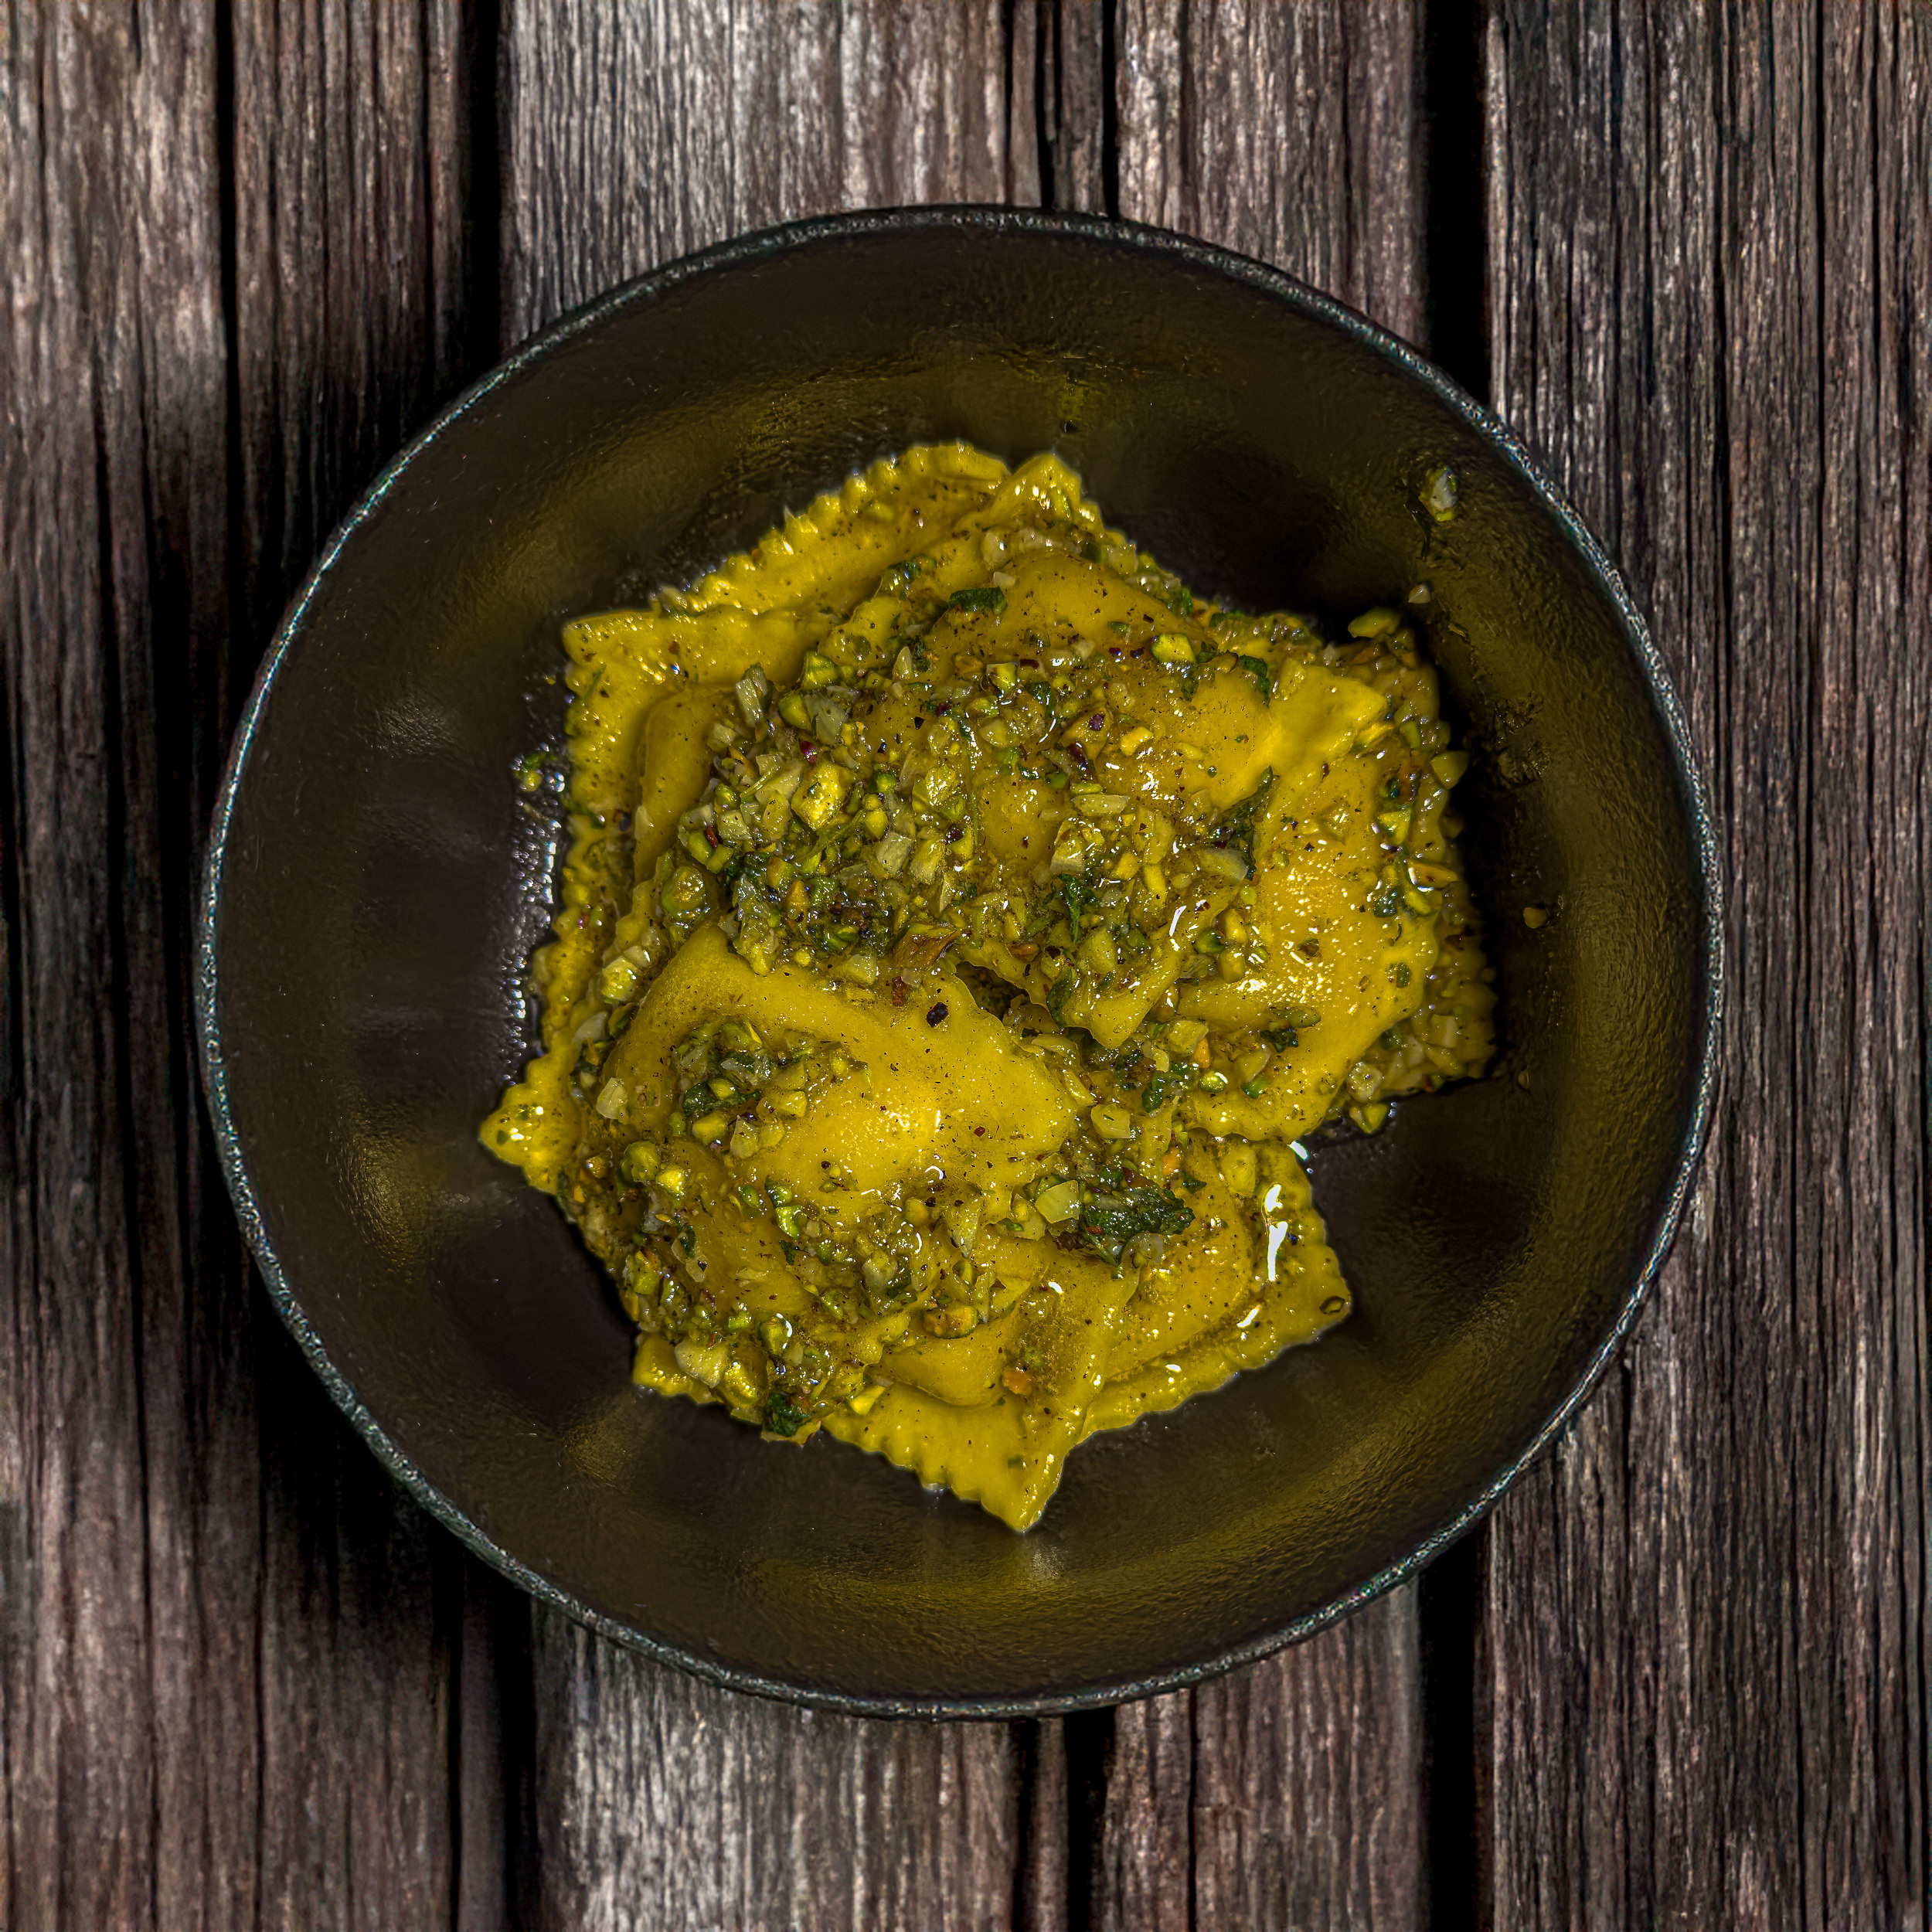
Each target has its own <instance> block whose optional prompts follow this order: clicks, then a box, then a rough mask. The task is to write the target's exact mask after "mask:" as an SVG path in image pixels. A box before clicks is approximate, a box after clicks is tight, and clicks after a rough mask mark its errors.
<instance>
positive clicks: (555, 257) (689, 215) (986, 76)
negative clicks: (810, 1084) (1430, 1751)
mask: <svg viewBox="0 0 1932 1932" xmlns="http://www.w3.org/2000/svg"><path fill="white" fill-rule="evenodd" d="M1023 24H1024V26H1025V27H1026V35H1025V36H1019V35H1016V36H1014V39H1015V41H1016V42H1020V43H1022V44H1023V46H1024V50H1025V54H1026V60H1027V63H1028V66H1027V71H1026V79H1027V82H1028V85H1029V87H1031V86H1032V77H1033V73H1034V68H1033V66H1032V62H1033V60H1034V58H1035V49H1036V41H1035V40H1034V39H1032V38H1030V37H1028V36H1032V35H1033V33H1034V32H1035V23H1034V22H1033V20H1032V18H1031V16H1030V15H1029V17H1028V18H1027V19H1026V22H1024V23H1023ZM503 57H504V85H503V94H502V98H503V101H504V111H505V125H504V128H503V154H504V162H503V169H502V202H503V258H502V260H503V268H502V274H503V301H504V317H505V333H506V335H508V336H509V337H510V338H515V337H518V336H520V335H524V334H526V333H528V332H529V331H530V330H531V329H532V328H536V327H537V326H539V325H541V324H542V323H543V322H544V321H548V320H549V318H551V317H552V316H553V315H555V314H556V312H557V311H559V310H560V309H562V308H566V307H569V306H570V305H572V304H575V303H577V302H579V301H583V300H585V299H587V298H588V297H589V296H590V295H592V294H595V293H597V291H600V290H601V289H604V288H605V287H609V286H610V285H611V284H613V283H614V282H617V281H621V280H622V279H623V278H624V277H626V276H628V275H631V274H637V273H638V272H640V271H641V270H643V269H645V268H647V267H650V266H651V265H652V264H655V263H657V262H659V261H662V260H667V259H669V258H672V257H675V256H677V255H679V254H682V253H685V252H687V251H688V250H691V249H693V248H697V247H702V246H703V245H704V244H706V243H709V242H712V241H715V240H719V239H720V238H721V237H723V236H726V235H728V234H731V233H736V232H739V231H740V230H746V229H752V228H757V227H760V226H765V225H767V224H768V223H772V222H776V221H781V220H784V219H791V218H794V217H798V216H805V215H809V214H814V213H823V212H826V211H828V210H832V209H839V208H846V207H863V206H883V205H890V204H894V203H898V202H917V201H929V200H944V201H964V200H982V201H984V200H1001V199H1007V198H1008V197H1009V196H1010V195H1012V194H1014V193H1015V192H1024V193H1037V192H1038V179H1039V175H1038V168H1039V162H1038V157H1037V154H1036V151H1034V150H1033V149H1032V148H1031V147H1030V146H1029V147H1027V148H1024V149H1023V150H1022V151H1021V152H1020V153H1019V155H1018V156H1017V158H1016V157H1015V152H1014V151H1013V149H1012V148H1010V147H1009V141H1008V134H1009V127H1011V126H1014V125H1017V127H1018V128H1019V131H1020V132H1021V133H1022V135H1023V136H1025V137H1026V139H1027V140H1028V141H1030V140H1031V137H1032V129H1031V128H1030V126H1029V125H1028V122H1029V119H1030V114H1029V111H1027V108H1026V103H1030V101H1031V100H1032V95H1031V94H1030V93H1024V92H1023V95H1022V107H1021V109H1020V110H1019V111H1015V110H1013V109H1012V107H1011V105H1010V104H1009V84H1008V77H1009V41H1008V36H1007V32H1006V24H1005V15H1004V10H1003V9H1002V8H1001V7H1000V6H998V5H993V4H976V5H970V6H967V5H954V4H941V0H926V3H925V4H922V5H916V6H902V5H890V4H886V0H877V3H876V4H866V5H850V4H847V5H831V4H812V5H786V6H784V7H768V6H761V5H730V4H726V3H725V0H717V3H716V4H704V5H682V6H671V5H656V4H648V5H638V6H634V7H628V8H625V9H607V8H604V7H600V6H590V5H586V6H581V7H566V8H553V7H548V6H521V5H519V6H513V7H512V8H510V9H508V10H507V12H506V14H505V20H504V26H503ZM535 1670H536V1685H537V1702H536V1816H537V1832H538V1845H537V1848H536V1852H537V1862H536V1869H537V1873H538V1899H537V1902H536V1906H535V1908H534V1909H535V1910H536V1915H537V1920H538V1922H539V1923H541V1924H543V1925H546V1926H550V1925H554V1926H557V1927H565V1926H568V1927H600V1928H601V1927H644V1926H651V1927H659V1926H666V1927H668V1926H679V1927H685V1926H689V1927H701V1926H702V1927H709V1926H725V1925H733V1926H736V1925H743V1926H746V1927H753V1926H756V1927H767V1926H770V1927H777V1926H790V1925H811V1926H822V1927H839V1926H868V1927H870V1926H905V1927H923V1926H928V1925H937V1924H941V1923H944V1924H946V1925H948V1926H953V1925H958V1926H961V1927H981V1926H985V1927H995V1926H999V1927H1003V1926H1006V1925H1009V1924H1010V1923H1012V1917H1013V1909H1014V1901H1015V1889H1016V1888H1015V1865H1016V1862H1017V1861H1018V1860H1019V1857H1020V1852H1019V1842H1020V1838H1021V1835H1022V1827H1021V1823H1020V1818H1019V1791H1018V1787H1017V1781H1016V1778H1015V1773H1014V1768H1013V1752H1012V1740H1011V1736H1010V1734H1009V1730H1008V1727H1006V1726H1000V1725H947V1726H892V1725H885V1724H879V1723H861V1722H856V1721H852V1720H847V1719H832V1718H828V1717H825V1716H818V1717H814V1716H811V1715H810V1714H808V1713H800V1712H798V1711H794V1710H791V1709H786V1708H784V1707H782V1706H777V1705H774V1704H768V1703H765V1702H761V1701H760V1700H758V1699H750V1698H743V1697H737V1696H732V1695H730V1694H729V1693H726V1692H719V1691H716V1690H713V1689H709V1688H708V1687H706V1686H704V1685H699V1684H697V1683H696V1682H693V1681H692V1680H690V1679H687V1678H685V1677H684V1676H682V1675H680V1674H679V1673H678V1672H675V1671H668V1670H665V1669H662V1668H658V1667H657V1666H655V1665H651V1664H649V1663H647V1662H644V1661H643V1660H641V1659H640V1658H636V1657H634V1656H632V1655H630V1654H628V1652H625V1651H621V1650H620V1649H617V1648H615V1647H614V1646H612V1645H607V1644H606V1643H604V1642H602V1641H600V1640H597V1639H594V1638H590V1637H588V1636H587V1635H586V1634H584V1633H583V1631H580V1630H578V1629H577V1628H575V1627H574V1626H572V1625H570V1624H567V1623H565V1622H563V1621H561V1620H560V1619H558V1618H556V1617H553V1616H550V1615H548V1614H543V1613H539V1615H538V1618H537V1638H536V1656H535ZM1049 1750H1050V1747H1049ZM909 1821H917V1822H916V1823H909ZM1031 1845H1032V1849H1031V1851H1030V1852H1029V1860H1028V1862H1029V1866H1034V1867H1038V1868H1039V1869H1043V1870H1044V1871H1046V1872H1048V1873H1049V1875H1050V1872H1051V1871H1052V1869H1053V1860H1052V1856H1051V1854H1050V1851H1049V1849H1048V1848H1047V1847H1046V1846H1044V1845H1042V1844H1041V1843H1040V1842H1039V1835H1038V1833H1037V1832H1035V1833H1033V1834H1032V1839H1031ZM1049 1922H1050V1921H1049Z"/></svg>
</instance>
